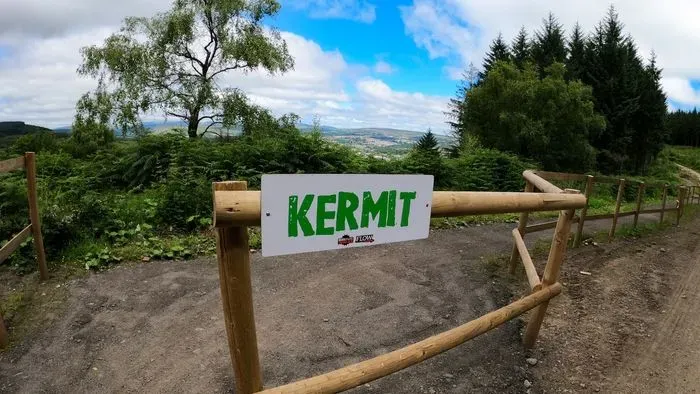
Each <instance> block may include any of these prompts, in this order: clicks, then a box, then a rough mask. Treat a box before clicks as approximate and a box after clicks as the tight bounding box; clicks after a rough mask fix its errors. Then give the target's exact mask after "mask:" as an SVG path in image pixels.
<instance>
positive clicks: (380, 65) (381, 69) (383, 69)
mask: <svg viewBox="0 0 700 394" xmlns="http://www.w3.org/2000/svg"><path fill="white" fill-rule="evenodd" d="M395 71H396V70H395V69H394V67H393V66H392V65H391V64H389V63H387V62H385V61H384V60H379V61H378V62H377V63H376V64H375V65H374V72H375V73H379V74H393V73H394V72H395Z"/></svg>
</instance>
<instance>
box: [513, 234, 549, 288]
mask: <svg viewBox="0 0 700 394" xmlns="http://www.w3.org/2000/svg"><path fill="white" fill-rule="evenodd" d="M513 240H514V241H515V247H516V248H517V249H518V254H519V255H520V259H521V260H522V262H523V267H524V268H525V275H527V282H528V283H529V284H530V289H531V290H532V291H537V290H539V289H541V288H542V282H541V281H540V277H539V275H537V270H536V269H535V264H534V263H533V262H532V258H531V257H530V253H529V252H528V251H527V246H525V241H523V236H522V235H520V232H519V231H518V229H517V228H514V229H513Z"/></svg>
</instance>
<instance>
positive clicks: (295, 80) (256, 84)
mask: <svg viewBox="0 0 700 394" xmlns="http://www.w3.org/2000/svg"><path fill="white" fill-rule="evenodd" d="M115 30H116V27H103V28H95V29H89V30H86V31H80V32H75V33H69V34H65V35H60V36H55V37H50V38H39V37H34V38H31V39H30V38H27V37H25V38H23V39H22V43H21V45H20V44H16V43H13V44H12V45H10V47H9V49H10V54H9V55H0V103H1V105H0V121H2V120H23V121H27V122H30V123H33V124H38V125H44V126H49V127H58V126H65V125H69V124H70V123H71V122H72V119H73V115H74V112H75V103H76V101H77V100H78V98H79V97H80V95H82V94H83V93H85V92H87V91H88V90H91V89H94V88H95V85H96V82H95V81H94V80H91V79H89V78H83V77H80V76H78V75H77V73H76V69H77V67H78V65H79V63H80V60H81V59H80V54H79V49H80V48H81V47H83V46H86V45H92V44H100V43H101V42H102V41H103V40H104V38H105V37H107V36H108V35H109V34H110V33H112V32H114V31H115ZM282 37H283V38H284V40H285V41H286V42H287V44H288V46H289V50H290V52H291V54H292V55H293V56H294V58H295V63H296V64H295V69H294V70H292V71H290V72H288V73H286V74H284V75H269V74H268V73H266V72H263V71H252V72H248V73H243V72H241V73H231V74H227V75H226V76H225V77H224V78H222V79H221V80H219V84H220V85H221V86H222V87H228V86H230V87H238V88H241V89H243V90H244V91H246V92H247V93H248V95H249V97H250V99H251V100H252V101H253V102H255V103H257V104H260V105H263V106H265V107H266V108H269V109H270V110H272V111H273V112H274V113H276V114H278V115H281V114H284V113H288V112H294V113H297V114H298V115H300V116H302V117H303V118H304V119H305V120H306V121H310V119H311V118H312V116H313V115H318V116H320V117H321V119H322V121H323V122H324V124H328V125H331V126H338V127H367V126H376V127H395V128H409V129H416V130H424V129H425V128H427V127H433V128H434V129H436V130H444V129H445V128H446V127H445V126H444V119H443V118H442V111H444V108H443V107H442V106H441V105H440V104H439V103H442V102H443V101H444V100H442V99H439V98H431V97H429V96H424V95H415V94H410V93H403V92H394V91H393V90H391V88H389V87H388V86H387V85H385V84H384V83H383V82H381V81H378V80H372V81H373V83H374V88H369V86H368V85H367V82H366V80H362V84H358V86H355V81H357V80H359V79H361V78H364V77H365V76H366V75H367V74H368V73H369V72H371V70H370V69H369V68H368V67H366V66H359V65H350V64H348V63H347V62H346V61H345V59H344V58H343V55H342V54H341V53H340V52H338V51H337V50H332V51H326V50H324V49H323V48H321V47H320V46H319V45H318V44H317V43H315V42H314V41H312V40H309V39H306V38H304V37H302V36H299V35H296V34H293V33H289V32H282ZM4 45H7V44H4V43H3V41H2V40H0V46H4ZM348 86H350V87H351V88H353V89H351V90H357V92H356V93H352V94H351V93H349V92H348V88H347V87H348ZM360 86H362V89H360ZM377 87H381V89H380V90H382V91H383V92H384V93H383V95H378V92H379V90H378V89H377ZM401 100H406V103H403V104H402V103H401V102H400V101H401ZM414 103H415V104H414ZM145 118H146V119H149V120H150V119H162V115H161V114H152V115H150V116H147V117H145Z"/></svg>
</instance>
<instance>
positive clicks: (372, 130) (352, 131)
mask: <svg viewBox="0 0 700 394" xmlns="http://www.w3.org/2000/svg"><path fill="white" fill-rule="evenodd" d="M143 125H144V126H145V127H146V128H148V129H151V130H152V131H153V132H154V133H163V132H168V131H170V130H172V129H173V128H186V127H187V124H186V123H185V122H182V121H146V122H144V123H143ZM200 127H201V128H204V127H206V124H203V125H201V126H200ZM298 127H299V129H300V130H301V131H302V132H308V131H310V130H311V129H312V128H313V126H312V125H310V124H306V123H300V124H299V125H298ZM320 129H321V133H322V134H323V135H324V136H325V137H326V138H328V139H329V140H332V141H335V142H337V143H339V144H343V145H348V146H351V147H352V148H354V149H356V150H358V151H361V152H364V153H366V154H371V155H374V156H380V157H389V156H400V155H403V154H406V153H407V152H408V151H410V150H411V148H412V147H413V145H414V144H415V143H416V141H418V139H419V138H420V137H421V136H422V135H423V134H424V132H420V131H413V130H401V129H392V128H383V127H365V128H341V127H333V126H326V125H321V126H320ZM69 130H70V128H60V129H55V131H56V132H66V131H69ZM238 133H240V130H239V129H234V130H233V131H232V132H231V134H233V135H235V134H238ZM435 137H436V138H437V140H438V143H439V144H440V146H442V147H443V148H445V147H447V146H449V145H451V144H452V138H451V137H449V136H445V135H440V134H435Z"/></svg>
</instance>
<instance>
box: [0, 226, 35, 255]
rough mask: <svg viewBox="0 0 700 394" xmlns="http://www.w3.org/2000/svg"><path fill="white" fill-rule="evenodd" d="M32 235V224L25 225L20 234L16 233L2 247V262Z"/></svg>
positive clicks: (0, 250) (0, 252)
mask: <svg viewBox="0 0 700 394" xmlns="http://www.w3.org/2000/svg"><path fill="white" fill-rule="evenodd" d="M30 235H32V225H31V224H30V225H29V226H27V227H25V228H24V229H23V230H22V231H20V232H19V234H17V235H15V236H14V237H13V238H12V239H11V240H10V241H9V242H8V243H6V244H5V246H3V247H2V249H0V263H2V262H3V261H5V260H6V259H7V258H8V257H10V255H11V254H12V252H14V251H15V250H17V248H19V245H21V244H22V242H24V241H25V240H26V239H27V238H29V236H30Z"/></svg>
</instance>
